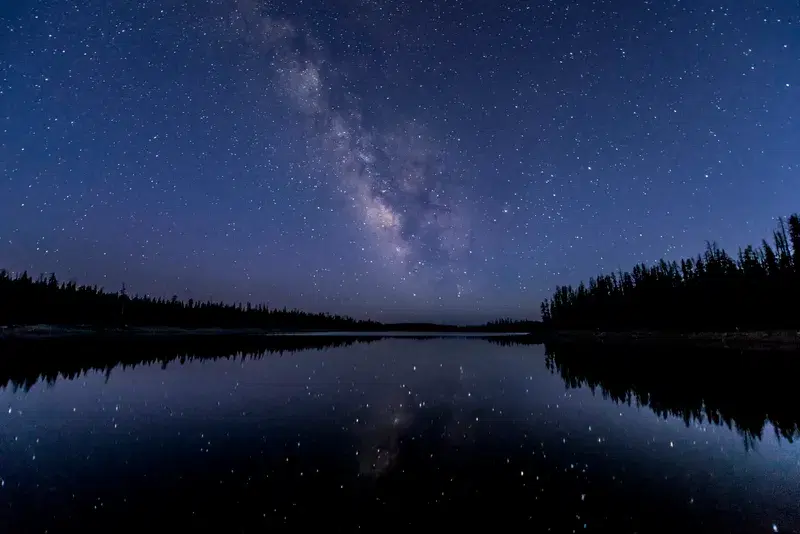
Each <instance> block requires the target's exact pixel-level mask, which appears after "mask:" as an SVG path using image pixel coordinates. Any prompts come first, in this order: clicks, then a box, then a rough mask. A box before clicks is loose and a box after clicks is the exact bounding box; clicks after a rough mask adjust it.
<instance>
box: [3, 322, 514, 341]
mask: <svg viewBox="0 0 800 534" xmlns="http://www.w3.org/2000/svg"><path fill="white" fill-rule="evenodd" d="M522 335H527V333H526V332H486V331H481V330H478V329H476V330H469V329H464V330H457V331H447V330H443V331H441V332H437V331H414V330H391V329H387V330H277V329H264V328H176V327H126V328H97V327H92V326H75V327H72V326H51V325H31V326H15V327H0V340H9V341H10V340H19V341H23V340H36V339H63V338H70V339H74V338H83V337H86V338H106V339H117V338H119V339H125V338H132V337H135V338H169V339H175V338H184V337H192V338H196V337H220V336H230V337H264V336H358V337H391V336H394V337H409V336H447V337H458V336H471V337H474V336H480V337H482V336H522Z"/></svg>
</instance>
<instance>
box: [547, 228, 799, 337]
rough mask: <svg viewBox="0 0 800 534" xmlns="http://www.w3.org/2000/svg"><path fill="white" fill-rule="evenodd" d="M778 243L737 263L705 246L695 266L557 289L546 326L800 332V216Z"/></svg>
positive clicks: (750, 251)
mask: <svg viewBox="0 0 800 534" xmlns="http://www.w3.org/2000/svg"><path fill="white" fill-rule="evenodd" d="M772 238H773V239H772V244H770V243H769V242H768V241H767V240H766V239H764V240H762V242H761V245H760V246H759V247H757V248H754V247H753V246H748V247H746V248H745V249H741V248H740V249H739V250H738V253H737V254H736V256H731V255H730V254H728V253H727V252H726V251H725V250H724V249H722V248H720V247H718V246H717V245H716V243H706V250H705V252H704V253H703V254H700V255H698V256H697V257H696V258H687V259H682V260H681V261H680V262H677V261H672V262H667V261H665V260H663V259H662V260H661V261H659V262H658V263H657V264H655V265H646V264H644V263H641V264H639V265H636V266H635V267H634V268H633V270H632V271H631V272H622V271H619V272H617V273H610V274H601V275H600V276H598V277H596V278H590V279H589V283H588V284H584V283H583V282H581V283H580V284H579V285H578V287H577V288H576V287H572V286H569V285H568V286H559V287H556V290H555V293H554V294H553V296H552V298H550V299H546V300H545V301H544V302H543V303H542V304H541V312H542V320H543V322H544V324H545V326H546V327H547V328H550V329H601V330H608V331H614V330H634V329H646V330H651V329H652V330H685V331H700V330H707V331H712V330H716V331H734V330H772V329H789V330H794V329H800V306H797V302H800V216H798V214H793V215H791V216H790V217H789V218H788V220H784V219H782V218H781V219H778V225H777V228H776V229H775V230H774V231H773V234H772Z"/></svg>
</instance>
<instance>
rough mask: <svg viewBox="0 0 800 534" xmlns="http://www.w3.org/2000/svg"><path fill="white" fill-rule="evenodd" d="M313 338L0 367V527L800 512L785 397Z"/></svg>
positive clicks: (566, 527) (797, 464)
mask: <svg viewBox="0 0 800 534" xmlns="http://www.w3.org/2000/svg"><path fill="white" fill-rule="evenodd" d="M315 343H316V345H315V346H314V348H313V349H310V350H303V348H302V347H294V348H293V349H292V350H287V351H277V352H272V351H267V352H258V351H256V352H255V354H244V353H238V354H235V355H231V353H230V352H226V351H224V350H222V349H220V354H219V356H220V358H214V357H213V354H211V355H209V354H205V355H204V357H203V358H192V357H191V355H190V354H189V355H183V356H181V357H179V358H178V359H171V358H169V357H164V356H163V355H161V356H159V357H158V358H155V357H154V358H151V357H150V355H149V353H143V354H142V355H141V358H140V361H139V362H138V363H137V362H136V360H135V359H134V360H131V359H130V357H126V359H125V360H124V362H125V364H124V365H123V364H122V360H120V363H119V365H117V364H115V363H114V362H115V361H116V358H117V356H116V355H115V349H114V348H113V347H111V348H108V349H104V350H107V351H108V354H107V360H108V361H109V362H111V363H109V364H108V365H107V366H106V367H105V368H103V367H102V366H99V367H98V366H96V365H95V367H96V368H92V367H91V366H88V367H84V368H79V369H78V370H76V369H70V368H69V367H70V366H69V365H68V364H67V363H64V364H63V365H65V366H66V368H67V369H69V370H67V369H65V370H64V371H63V372H61V373H60V374H59V373H53V372H50V373H49V374H48V373H43V376H42V377H41V378H39V379H36V378H33V379H31V378H30V377H29V378H28V379H26V381H25V382H24V383H23V381H22V380H21V379H19V378H18V377H17V378H14V377H13V376H8V377H6V378H5V386H4V387H3V389H0V408H2V409H3V411H2V412H0V484H2V486H1V487H0V526H3V529H4V530H3V531H4V532H67V531H77V532H95V531H97V532H100V531H102V532H117V531H123V530H130V529H134V528H142V529H147V531H150V532H155V531H162V530H163V531H169V530H173V531H175V529H179V530H178V531H180V532H198V531H205V530H214V531H218V532H268V531H270V530H273V531H274V530H275V529H276V528H277V529H292V530H295V531H297V532H299V531H300V530H299V529H301V528H302V527H305V526H317V527H319V526H322V527H324V528H326V529H327V530H329V531H334V532H339V531H342V532H357V531H361V532H373V531H375V530H376V529H382V530H390V531H394V530H407V529H408V528H416V529H429V528H448V529H451V528H460V527H462V526H466V527H469V528H471V529H472V530H476V529H479V528H483V527H484V526H485V527H486V528H496V529H503V528H506V527H522V528H525V529H527V530H528V531H533V532H548V531H552V532H584V531H587V532H588V531H602V530H605V531H608V532H652V531H670V532H676V531H682V532H690V531H691V532H694V531H698V532H699V531H702V532H774V531H778V532H798V531H800V526H799V525H800V510H799V508H800V506H799V505H798V502H800V445H798V444H797V442H796V441H795V442H794V443H792V441H791V440H792V438H793V436H794V430H793V428H795V427H792V426H791V425H789V429H788V430H787V429H786V427H785V421H786V418H787V417H789V419H791V413H790V414H789V416H786V413H787V408H786V406H781V407H776V410H778V408H780V410H781V411H782V413H783V414H784V419H783V421H784V426H783V427H782V428H781V429H778V428H777V427H775V426H774V425H773V423H772V422H771V421H770V420H769V418H767V419H766V420H765V422H764V425H763V429H762V431H761V432H760V434H759V433H758V430H757V428H759V427H757V428H756V431H753V430H752V424H751V422H750V421H749V420H748V421H745V422H742V421H744V420H742V421H737V420H736V414H737V413H739V412H736V409H735V407H733V408H730V410H733V411H730V410H729V412H728V413H733V414H734V416H733V419H731V418H730V417H726V415H725V412H722V416H721V418H720V419H719V420H717V421H714V422H712V421H709V418H710V417H708V416H705V415H704V414H703V413H702V412H698V413H694V412H692V408H691V402H692V400H691V399H688V400H686V399H681V388H682V386H681V384H677V383H676V384H675V387H674V392H673V393H670V394H669V395H666V397H665V396H664V395H662V396H661V397H660V398H659V399H656V398H655V397H653V395H651V393H650V392H649V391H642V388H646V387H647V384H646V383H645V382H642V381H639V382H637V377H636V376H635V375H634V376H632V377H631V378H630V379H629V380H630V382H631V386H630V387H631V393H630V394H629V396H628V399H625V398H624V397H625V392H624V390H625V389H626V388H627V387H628V386H626V385H623V389H622V393H620V390H619V387H618V386H619V385H618V384H616V385H614V384H609V385H608V387H607V388H604V382H603V380H604V379H603V378H602V377H601V378H600V379H599V380H594V379H591V378H590V377H592V376H595V375H596V373H595V374H594V375H593V374H592V372H594V371H592V372H590V371H591V369H590V371H587V370H586V369H582V368H581V365H582V364H581V363H580V361H578V360H575V361H572V362H570V361H566V360H564V361H561V360H558V358H557V356H558V355H557V354H556V358H555V359H554V358H553V356H552V355H551V356H550V357H549V358H547V357H546V354H545V348H544V346H542V345H514V344H509V343H508V342H507V341H503V340H502V339H501V340H495V342H491V341H489V340H484V339H430V340H417V339H402V338H401V339H381V340H366V339H365V340H349V341H347V342H346V343H338V345H339V346H332V347H327V348H326V347H325V345H324V344H320V343H319V342H315ZM78 349H79V347H78V348H77V349H76V347H75V346H71V347H70V348H69V352H64V353H60V354H48V355H47V357H48V362H50V363H49V364H48V365H50V368H52V366H53V365H62V364H59V362H69V361H70V360H75V359H80V358H81V351H80V350H78ZM48 350H51V349H48ZM142 350H143V351H147V349H142ZM234 352H236V351H234ZM176 354H177V353H176ZM26 357H28V358H33V356H30V355H29V356H26ZM96 360H97V358H96V357H95V360H93V361H96ZM53 362H56V363H55V364H54V363H53ZM576 362H578V363H576ZM592 365H596V362H595V364H592ZM31 366H35V363H34V364H31V365H29V366H28V371H30V368H31ZM592 369H595V368H594V367H593V368H592ZM595 370H596V369H595ZM601 372H602V371H601ZM615 376H616V375H615ZM626 376H627V375H626ZM712 379H713V380H725V377H724V376H716V377H713V378H712V377H708V380H709V381H711V380H712ZM608 380H609V381H610V382H611V381H613V377H610V378H609V379H608ZM642 384H644V385H642ZM590 386H591V387H590ZM614 387H617V390H614ZM637 388H638V389H637ZM718 389H719V388H716V387H715V389H714V391H715V393H714V394H717V393H718V391H717V390H718ZM670 391H671V390H670ZM693 391H694V390H693ZM699 395H702V391H701V392H700V393H699ZM670 396H672V397H674V399H673V400H669V398H667V397H670ZM760 397H761V398H763V395H761V396H760ZM665 399H666V400H665ZM628 401H630V404H629V403H628ZM684 401H685V402H686V403H688V404H686V406H689V407H688V408H686V407H685V406H683V405H681V403H682V402H684ZM670 402H672V403H673V404H672V405H670V404H669V403H670ZM719 402H720V403H722V404H723V405H726V404H725V401H724V400H723V401H719ZM637 404H639V405H640V406H637ZM726 406H727V405H726ZM681 410H683V411H684V412H685V413H683V415H682V416H681V415H680V414H681ZM766 410H767V411H771V410H770V409H769V408H767V409H766ZM695 411H697V410H695ZM789 411H791V409H790V410H789ZM656 412H657V413H656ZM797 412H800V410H798V411H797ZM711 419H714V418H713V417H711ZM725 419H727V420H725ZM791 420H793V421H796V419H791ZM748 424H749V425H750V426H747V425H748ZM748 429H749V430H748ZM548 529H549V530H548Z"/></svg>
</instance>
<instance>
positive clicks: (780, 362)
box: [547, 344, 800, 447]
mask: <svg viewBox="0 0 800 534" xmlns="http://www.w3.org/2000/svg"><path fill="white" fill-rule="evenodd" d="M547 368H548V369H550V370H551V371H552V372H555V373H558V375H559V376H560V377H561V379H562V380H563V381H564V383H565V384H566V386H567V387H568V388H582V387H588V388H589V389H591V390H592V392H599V393H600V395H602V397H603V398H604V399H609V400H612V401H614V402H616V403H618V404H620V403H623V404H628V405H631V404H635V405H636V406H646V407H647V408H649V409H650V410H652V411H653V412H655V413H656V414H658V415H659V416H661V417H662V418H664V419H667V418H668V417H677V418H680V419H683V421H684V422H685V423H686V426H689V425H690V424H692V423H705V422H711V423H713V424H717V425H725V426H727V427H728V428H732V429H735V430H736V432H738V433H739V434H740V435H741V436H742V438H743V439H744V442H745V446H746V447H751V446H753V445H754V444H755V442H756V441H757V440H761V439H762V438H763V436H764V429H765V427H766V426H767V425H768V424H769V425H771V426H772V428H773V429H774V432H775V435H776V437H778V438H783V439H786V440H788V441H789V442H790V443H791V442H792V441H793V440H794V439H795V438H797V437H798V435H800V397H798V395H797V389H796V383H797V377H798V376H800V360H799V359H798V355H797V354H782V353H757V354H754V353H750V354H747V353H742V352H736V351H723V350H717V351H710V350H707V349H706V350H703V351H690V350H685V349H684V350H682V351H657V350H655V351H654V350H652V349H648V350H646V351H643V350H641V349H635V348H613V349H612V348H603V347H602V346H601V347H598V346H596V345H594V346H585V345H569V344H566V345H560V346H559V345H550V346H548V347H547Z"/></svg>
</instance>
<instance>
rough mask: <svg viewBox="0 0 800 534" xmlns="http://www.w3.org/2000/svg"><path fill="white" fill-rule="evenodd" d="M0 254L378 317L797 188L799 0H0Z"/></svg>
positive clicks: (145, 285)
mask: <svg viewBox="0 0 800 534" xmlns="http://www.w3.org/2000/svg"><path fill="white" fill-rule="evenodd" d="M0 79H1V80H2V81H1V82H0V124H1V126H0V132H2V133H1V134H0V136H1V137H0V170H2V178H1V179H0V267H4V268H7V269H9V270H12V271H21V270H23V269H27V270H28V271H29V272H32V273H34V274H38V273H40V272H51V271H54V272H56V274H57V275H59V276H60V277H62V278H64V279H75V280H77V281H78V282H79V283H91V284H95V283H96V284H98V285H102V286H104V287H106V288H107V289H109V290H112V291H116V290H118V289H119V288H120V286H121V284H122V282H125V283H126V285H127V287H128V289H129V292H131V293H134V292H138V293H149V294H156V295H164V296H171V295H173V294H177V295H178V296H179V297H181V298H188V297H192V298H195V299H205V298H209V297H211V298H214V299H215V300H217V299H222V300H226V301H233V300H237V301H238V300H250V301H253V302H268V303H269V304H270V305H272V306H279V307H283V306H288V307H300V308H304V309H308V310H313V311H330V312H336V313H349V314H353V315H356V316H358V317H364V316H365V315H366V316H369V317H372V318H374V319H378V320H406V319H414V320H441V321H456V322H473V321H482V320H486V319H490V318H493V317H496V316H498V315H503V316H512V317H525V316H528V317H534V318H535V317H538V315H539V311H538V306H539V303H540V301H541V300H542V299H543V298H544V297H546V296H548V295H549V294H550V292H551V291H552V290H553V289H554V288H555V286H556V285H557V284H564V283H573V284H574V283H577V282H578V281H579V280H580V279H585V278H587V277H588V276H591V275H595V274H598V273H599V272H601V271H609V270H616V269H617V268H619V267H622V268H623V269H627V268H629V267H631V266H632V265H633V264H634V263H636V262H639V261H653V260H656V259H658V258H660V257H666V258H667V259H678V258H680V257H682V256H684V255H693V254H696V253H697V252H700V251H702V250H703V248H704V241H705V240H706V239H709V240H716V241H718V242H719V243H720V244H721V245H722V246H725V247H729V248H732V249H733V250H735V249H736V247H738V246H739V245H745V244H747V243H751V242H758V241H760V239H761V238H762V237H766V236H768V235H769V233H770V231H771V229H772V227H773V225H774V218H775V217H777V216H780V215H787V214H789V213H791V212H793V211H797V210H798V209H800V148H799V147H800V124H798V114H800V6H798V3H797V0H775V1H771V2H756V1H755V0H735V1H734V0H727V1H726V0H714V2H708V1H705V0H696V1H691V2H690V1H672V2H658V1H618V2H611V1H606V2H603V1H594V2H590V1H581V0H579V1H572V2H568V1H560V0H557V1H548V2H545V1H531V2H525V1H517V2H511V1H501V0H491V1H489V0H486V1H479V0H474V1H460V2H459V1H452V0H451V1H442V0H439V1H434V0H420V1H416V2H399V1H389V0H372V1H370V0H305V1H297V0H291V1H290V0H286V1H282V0H276V1H265V0H240V1H235V0H217V1H212V2H209V1H204V0H198V1H192V2H186V1H185V2H178V1H172V0H160V1H159V0H155V1H148V2H145V1H140V2H132V1H113V2H112V1H99V0H69V1H67V0H45V1H38V2H33V1H23V0H20V1H13V2H3V5H2V7H0Z"/></svg>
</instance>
